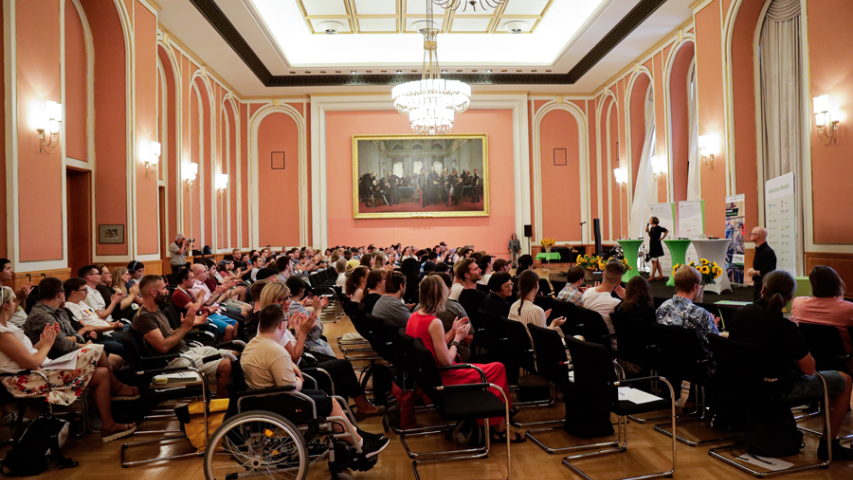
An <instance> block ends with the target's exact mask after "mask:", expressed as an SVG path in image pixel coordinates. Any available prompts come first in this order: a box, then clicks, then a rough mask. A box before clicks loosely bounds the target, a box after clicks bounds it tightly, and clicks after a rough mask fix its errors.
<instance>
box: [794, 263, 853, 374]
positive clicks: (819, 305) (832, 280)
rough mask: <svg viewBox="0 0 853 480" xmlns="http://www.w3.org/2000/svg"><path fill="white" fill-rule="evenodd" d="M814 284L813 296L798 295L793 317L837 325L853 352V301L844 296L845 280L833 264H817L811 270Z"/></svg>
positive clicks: (852, 368)
mask: <svg viewBox="0 0 853 480" xmlns="http://www.w3.org/2000/svg"><path fill="white" fill-rule="evenodd" d="M809 282H810V283H811V285H812V295H813V296H811V297H797V298H795V299H794V305H793V308H792V309H791V320H792V321H794V322H795V323H815V324H818V325H832V326H835V327H838V333H839V334H840V335H841V340H842V341H844V350H845V351H846V352H847V353H853V341H851V339H850V330H851V328H853V303H851V302H848V301H847V300H844V289H845V288H846V285H844V281H843V280H841V277H839V276H838V273H836V271H835V270H833V269H832V267H827V266H824V265H816V266H814V267H813V268H812V271H811V272H809ZM847 366H848V367H847V368H848V371H850V372H853V358H851V359H850V360H848V361H847Z"/></svg>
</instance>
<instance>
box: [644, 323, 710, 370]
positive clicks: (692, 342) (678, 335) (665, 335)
mask: <svg viewBox="0 0 853 480" xmlns="http://www.w3.org/2000/svg"><path fill="white" fill-rule="evenodd" d="M652 331H653V332H654V335H655V342H656V343H657V346H658V349H659V351H660V369H661V371H662V372H663V373H664V376H666V375H674V376H675V377H677V378H682V379H685V380H690V381H699V382H700V383H701V381H702V380H704V379H705V378H706V377H707V368H706V364H707V361H706V358H705V350H704V349H703V348H702V342H701V340H699V337H698V336H697V335H696V332H694V331H693V330H688V329H686V328H683V327H679V326H675V325H661V324H657V323H656V324H654V325H652Z"/></svg>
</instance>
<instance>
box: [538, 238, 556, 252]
mask: <svg viewBox="0 0 853 480" xmlns="http://www.w3.org/2000/svg"><path fill="white" fill-rule="evenodd" d="M556 243H557V242H556V240H554V239H553V238H543V239H542V240H540V241H539V245H542V248H544V249H545V253H551V247H553V246H554V244H556Z"/></svg>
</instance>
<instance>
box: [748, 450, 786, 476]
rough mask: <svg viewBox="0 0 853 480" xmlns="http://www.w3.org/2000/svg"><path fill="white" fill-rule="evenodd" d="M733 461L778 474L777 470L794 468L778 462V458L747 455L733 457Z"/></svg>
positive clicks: (780, 461)
mask: <svg viewBox="0 0 853 480" xmlns="http://www.w3.org/2000/svg"><path fill="white" fill-rule="evenodd" d="M735 459H736V460H740V461H741V462H745V463H751V464H752V465H755V466H758V467H762V468H764V469H765V470H770V471H771V472H778V471H779V470H785V469H786V468H791V467H793V466H794V464H793V463H791V462H786V461H785V460H780V459H778V458H770V457H757V456H755V455H750V454H748V453H744V454H743V455H741V456H739V457H735Z"/></svg>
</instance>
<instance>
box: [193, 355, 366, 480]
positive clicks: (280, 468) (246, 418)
mask: <svg viewBox="0 0 853 480" xmlns="http://www.w3.org/2000/svg"><path fill="white" fill-rule="evenodd" d="M303 377H304V378H305V383H306V385H308V384H311V383H313V384H314V386H315V388H316V385H317V382H316V380H314V379H313V378H311V377H310V376H309V375H306V374H304V373H303ZM232 385H233V388H232ZM229 392H231V394H230V397H231V400H230V403H229V408H228V413H227V414H226V417H225V420H224V421H223V422H222V424H221V425H220V426H219V427H218V428H217V429H216V431H214V432H213V435H211V437H210V439H209V440H208V442H207V449H206V450H205V452H204V475H205V478H206V479H207V480H214V479H216V480H237V479H239V478H243V477H249V476H267V477H270V478H288V479H294V480H302V479H304V478H305V476H306V475H307V474H308V469H309V468H310V467H311V466H312V465H314V464H315V463H317V462H319V461H321V460H323V459H324V458H328V463H329V471H330V473H331V478H332V480H351V479H352V477H351V476H350V475H349V474H347V473H345V471H346V470H347V469H351V470H356V471H362V472H366V471H368V470H370V469H371V468H373V466H374V465H376V461H377V459H378V456H374V457H372V458H364V457H362V456H361V455H360V454H361V449H360V448H357V447H354V446H352V444H350V443H347V442H346V441H345V440H346V439H353V438H355V433H356V432H355V431H352V430H348V431H345V432H343V433H341V432H335V431H334V430H333V425H334V424H336V423H337V424H339V425H343V423H344V419H343V418H341V417H332V416H328V417H323V416H321V415H318V414H317V405H316V404H315V402H314V401H313V400H312V399H311V397H309V396H308V395H306V394H304V393H302V392H298V391H296V390H295V389H294V388H293V387H292V386H289V387H274V388H267V389H262V390H248V387H247V386H246V383H245V378H244V377H243V370H242V367H241V366H240V363H239V362H232V366H231V383H230V384H229ZM330 399H331V401H337V402H340V404H341V406H342V407H343V410H344V412H346V414H347V417H349V420H350V424H351V425H357V423H356V422H355V418H354V417H353V415H352V411H350V409H349V406H348V405H347V402H346V401H344V399H343V398H342V397H339V396H330Z"/></svg>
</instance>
